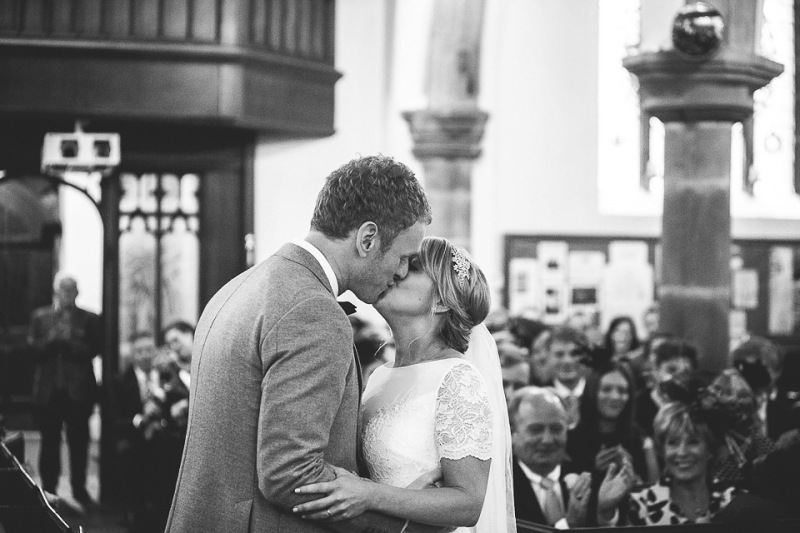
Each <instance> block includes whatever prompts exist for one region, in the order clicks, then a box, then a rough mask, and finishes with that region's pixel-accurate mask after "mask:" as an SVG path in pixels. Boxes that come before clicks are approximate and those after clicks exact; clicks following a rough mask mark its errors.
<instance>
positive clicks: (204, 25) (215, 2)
mask: <svg viewBox="0 0 800 533" xmlns="http://www.w3.org/2000/svg"><path fill="white" fill-rule="evenodd" d="M193 4H194V8H193V9H192V38H193V40H195V41H198V42H209V43H210V42H216V41H218V40H219V25H220V20H219V14H220V11H219V0H194V2H193Z"/></svg>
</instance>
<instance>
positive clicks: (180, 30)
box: [161, 0, 189, 40]
mask: <svg viewBox="0 0 800 533" xmlns="http://www.w3.org/2000/svg"><path fill="white" fill-rule="evenodd" d="M162 9H163V11H162V12H163V14H164V18H163V20H162V22H161V24H162V26H163V33H162V36H163V37H164V39H168V40H186V39H187V37H188V35H189V34H188V29H189V0H165V1H164V2H163V7H162Z"/></svg>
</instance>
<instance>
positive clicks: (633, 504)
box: [628, 482, 736, 526]
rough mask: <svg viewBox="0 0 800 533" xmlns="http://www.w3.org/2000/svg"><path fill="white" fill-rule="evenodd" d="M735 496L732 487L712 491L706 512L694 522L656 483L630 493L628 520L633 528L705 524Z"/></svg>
mask: <svg viewBox="0 0 800 533" xmlns="http://www.w3.org/2000/svg"><path fill="white" fill-rule="evenodd" d="M735 495H736V492H735V489H734V487H728V488H727V489H725V490H723V491H712V492H711V497H710V500H709V503H708V511H707V512H706V514H704V515H703V516H700V517H698V518H697V519H695V520H690V519H688V518H686V517H685V516H683V515H682V514H681V510H680V509H679V508H678V506H677V505H676V504H675V502H673V501H672V499H671V498H670V489H669V486H668V485H665V484H664V483H663V482H659V483H656V484H655V485H652V486H650V487H647V488H645V489H642V490H640V491H638V492H633V493H631V496H630V509H629V513H628V519H629V521H630V523H631V524H632V525H635V526H668V525H676V524H687V523H697V524H701V523H707V522H710V521H711V518H713V517H714V515H716V514H717V513H718V512H719V511H721V510H722V509H724V508H725V506H726V505H728V504H729V503H730V501H731V500H732V499H733V497H734V496H735Z"/></svg>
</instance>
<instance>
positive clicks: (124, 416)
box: [114, 333, 157, 533]
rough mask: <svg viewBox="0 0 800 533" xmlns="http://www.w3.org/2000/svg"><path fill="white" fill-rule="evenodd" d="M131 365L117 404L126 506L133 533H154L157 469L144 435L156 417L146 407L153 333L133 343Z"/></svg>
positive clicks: (121, 379)
mask: <svg viewBox="0 0 800 533" xmlns="http://www.w3.org/2000/svg"><path fill="white" fill-rule="evenodd" d="M132 345H133V346H132V353H131V362H130V364H129V365H127V366H126V367H125V369H124V370H123V371H122V373H121V374H120V375H119V376H118V377H117V380H116V383H115V386H114V400H115V412H116V423H117V458H118V459H119V463H118V464H119V472H120V476H121V478H122V487H123V493H124V498H125V501H124V504H125V507H126V513H127V519H128V525H129V529H130V531H131V533H144V532H146V531H152V530H153V529H154V527H152V525H151V524H150V523H149V520H150V519H151V518H152V516H151V515H152V499H151V492H152V477H153V468H152V464H151V461H150V458H148V457H147V446H146V439H145V436H144V431H145V429H146V428H147V427H148V424H149V423H150V421H149V418H150V417H151V416H152V410H151V412H150V413H148V412H146V409H145V406H146V405H148V400H149V399H150V398H149V396H150V392H149V383H148V382H149V380H150V369H151V368H152V364H153V359H154V358H155V356H156V353H157V348H156V345H155V340H154V339H153V335H152V334H151V333H138V334H136V335H135V336H134V338H133V341H132Z"/></svg>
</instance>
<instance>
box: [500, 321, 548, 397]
mask: <svg viewBox="0 0 800 533" xmlns="http://www.w3.org/2000/svg"><path fill="white" fill-rule="evenodd" d="M508 331H509V333H511V334H512V335H513V337H514V340H515V343H516V344H517V346H519V347H521V348H523V349H524V350H525V351H526V352H527V354H528V357H527V358H528V364H529V368H530V376H529V377H528V383H530V384H531V385H538V386H542V387H544V386H547V385H550V384H551V383H552V380H553V362H552V358H551V357H550V354H549V353H548V351H547V350H546V349H545V348H544V347H545V345H546V343H547V342H548V337H549V334H550V328H549V327H548V326H547V325H545V324H544V323H542V322H540V321H539V320H533V319H530V318H526V317H514V318H512V319H511V320H509V326H508ZM499 347H500V344H499V343H498V348H499Z"/></svg>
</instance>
